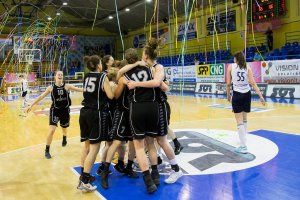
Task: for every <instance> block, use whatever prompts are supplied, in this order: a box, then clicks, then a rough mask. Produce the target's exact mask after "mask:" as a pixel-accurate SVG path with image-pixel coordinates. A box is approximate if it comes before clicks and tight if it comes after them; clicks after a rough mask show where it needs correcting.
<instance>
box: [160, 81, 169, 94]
mask: <svg viewBox="0 0 300 200" xmlns="http://www.w3.org/2000/svg"><path fill="white" fill-rule="evenodd" d="M159 88H160V89H161V90H162V91H163V92H167V91H168V90H169V85H168V84H166V83H165V82H162V84H161V86H160V87H159Z"/></svg>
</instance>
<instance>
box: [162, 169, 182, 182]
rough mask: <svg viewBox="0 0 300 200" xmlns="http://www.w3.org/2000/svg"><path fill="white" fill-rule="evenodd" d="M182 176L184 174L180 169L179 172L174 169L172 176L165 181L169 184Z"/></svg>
mask: <svg viewBox="0 0 300 200" xmlns="http://www.w3.org/2000/svg"><path fill="white" fill-rule="evenodd" d="M182 176H183V172H182V171H181V170H179V171H178V172H175V171H174V170H172V171H171V173H170V176H169V177H168V178H167V179H166V180H165V183H168V184H171V183H175V182H176V181H177V180H178V179H179V178H180V177H182Z"/></svg>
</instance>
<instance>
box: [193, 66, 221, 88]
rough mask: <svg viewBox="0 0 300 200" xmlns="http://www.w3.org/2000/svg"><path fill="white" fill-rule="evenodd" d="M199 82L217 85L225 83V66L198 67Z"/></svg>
mask: <svg viewBox="0 0 300 200" xmlns="http://www.w3.org/2000/svg"><path fill="white" fill-rule="evenodd" d="M196 73H197V82H205V83H207V82H209V83H216V82H221V83H223V82H224V81H225V64H223V63H222V64H207V65H197V66H196Z"/></svg>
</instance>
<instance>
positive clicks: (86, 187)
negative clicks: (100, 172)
mask: <svg viewBox="0 0 300 200" xmlns="http://www.w3.org/2000/svg"><path fill="white" fill-rule="evenodd" d="M77 189H79V190H82V191H84V192H93V191H95V190H96V189H97V186H93V185H91V184H90V183H88V184H84V183H83V182H82V181H80V184H79V185H78V186H77Z"/></svg>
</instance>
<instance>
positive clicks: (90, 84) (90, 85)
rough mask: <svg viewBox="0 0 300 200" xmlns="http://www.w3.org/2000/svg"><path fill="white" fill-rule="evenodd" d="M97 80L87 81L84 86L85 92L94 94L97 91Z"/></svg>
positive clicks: (90, 78)
mask: <svg viewBox="0 0 300 200" xmlns="http://www.w3.org/2000/svg"><path fill="white" fill-rule="evenodd" d="M96 80H97V78H96V77H88V78H86V79H85V84H84V89H83V90H84V91H85V92H94V91H95V87H96V85H95V82H96Z"/></svg>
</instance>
